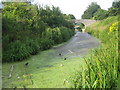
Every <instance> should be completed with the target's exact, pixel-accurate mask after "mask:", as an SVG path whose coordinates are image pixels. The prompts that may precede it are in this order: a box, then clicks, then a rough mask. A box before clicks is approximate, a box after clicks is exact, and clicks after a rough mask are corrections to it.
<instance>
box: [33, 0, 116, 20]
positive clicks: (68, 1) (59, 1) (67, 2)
mask: <svg viewBox="0 0 120 90" xmlns="http://www.w3.org/2000/svg"><path fill="white" fill-rule="evenodd" d="M113 1H114V0H35V2H36V3H38V4H42V5H49V6H52V5H54V6H56V7H60V10H61V11H62V13H65V14H73V15H74V16H75V17H76V18H77V19H81V16H82V14H83V13H84V11H85V10H86V9H87V7H88V5H90V4H91V2H97V4H98V5H100V6H101V8H102V9H105V10H107V9H108V8H110V7H111V6H112V2H113Z"/></svg>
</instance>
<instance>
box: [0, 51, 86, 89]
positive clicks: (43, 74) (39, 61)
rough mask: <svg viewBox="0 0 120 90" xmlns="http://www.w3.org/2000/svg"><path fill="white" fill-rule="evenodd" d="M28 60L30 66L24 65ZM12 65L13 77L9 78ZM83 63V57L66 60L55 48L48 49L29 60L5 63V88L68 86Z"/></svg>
mask: <svg viewBox="0 0 120 90" xmlns="http://www.w3.org/2000/svg"><path fill="white" fill-rule="evenodd" d="M26 62H28V63H29V65H28V66H25V65H24V64H25V63H26ZM61 64H62V65H63V66H61ZM11 65H14V70H13V73H12V78H10V79H8V76H9V72H10V67H11ZM81 65H84V60H83V59H82V58H81V57H76V58H69V59H67V60H64V59H63V57H60V56H58V55H57V54H56V52H55V50H53V49H51V50H46V51H43V52H40V53H39V54H38V55H35V56H32V57H30V58H29V59H28V60H24V61H21V62H14V63H6V64H3V68H2V69H3V76H4V77H3V88H13V87H15V86H16V87H19V88H22V87H23V85H24V86H26V87H27V88H68V87H71V84H72V81H71V79H70V78H72V76H74V73H76V71H78V70H80V68H81ZM17 76H18V77H19V78H18V77H17Z"/></svg>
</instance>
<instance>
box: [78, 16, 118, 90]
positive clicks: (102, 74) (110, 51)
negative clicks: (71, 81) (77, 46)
mask: <svg viewBox="0 0 120 90" xmlns="http://www.w3.org/2000/svg"><path fill="white" fill-rule="evenodd" d="M109 19H110V21H111V18H108V19H107V22H108V23H107V24H110V25H111V22H110V21H109ZM112 20H113V21H115V20H114V17H113V18H112ZM105 22H106V20H104V21H101V22H99V23H98V24H99V26H98V28H99V27H101V25H100V23H105ZM107 24H106V23H105V25H107ZM95 27H96V26H95V25H93V26H91V27H89V28H88V29H87V32H90V33H92V35H94V36H95V37H97V38H99V39H100V40H101V43H102V45H101V46H100V48H98V49H95V50H93V51H92V54H91V56H90V57H89V59H85V62H86V66H87V67H86V68H87V69H86V70H85V69H84V68H83V70H82V72H80V76H81V78H79V84H78V83H77V85H76V88H112V89H115V88H117V87H118V85H117V84H118V75H119V72H118V66H119V65H118V28H117V27H118V23H113V24H112V25H111V26H110V28H106V29H105V30H94V28H95ZM90 28H93V30H91V29H90ZM76 80H77V81H78V79H76ZM77 81H76V82H77Z"/></svg>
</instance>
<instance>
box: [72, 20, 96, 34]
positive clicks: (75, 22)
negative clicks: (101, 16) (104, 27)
mask: <svg viewBox="0 0 120 90" xmlns="http://www.w3.org/2000/svg"><path fill="white" fill-rule="evenodd" d="M95 22H96V20H91V19H73V20H72V23H73V24H74V28H75V31H78V28H79V27H80V24H81V23H82V24H84V28H82V32H84V31H85V29H86V27H87V26H89V25H91V24H93V23H95Z"/></svg>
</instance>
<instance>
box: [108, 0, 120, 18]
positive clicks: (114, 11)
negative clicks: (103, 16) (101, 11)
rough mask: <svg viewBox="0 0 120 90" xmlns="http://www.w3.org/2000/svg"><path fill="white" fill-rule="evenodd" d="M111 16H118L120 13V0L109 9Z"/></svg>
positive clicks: (116, 0)
mask: <svg viewBox="0 0 120 90" xmlns="http://www.w3.org/2000/svg"><path fill="white" fill-rule="evenodd" d="M108 12H109V16H116V15H118V14H120V0H115V1H114V2H113V3H112V7H111V8H109V9H108Z"/></svg>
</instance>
